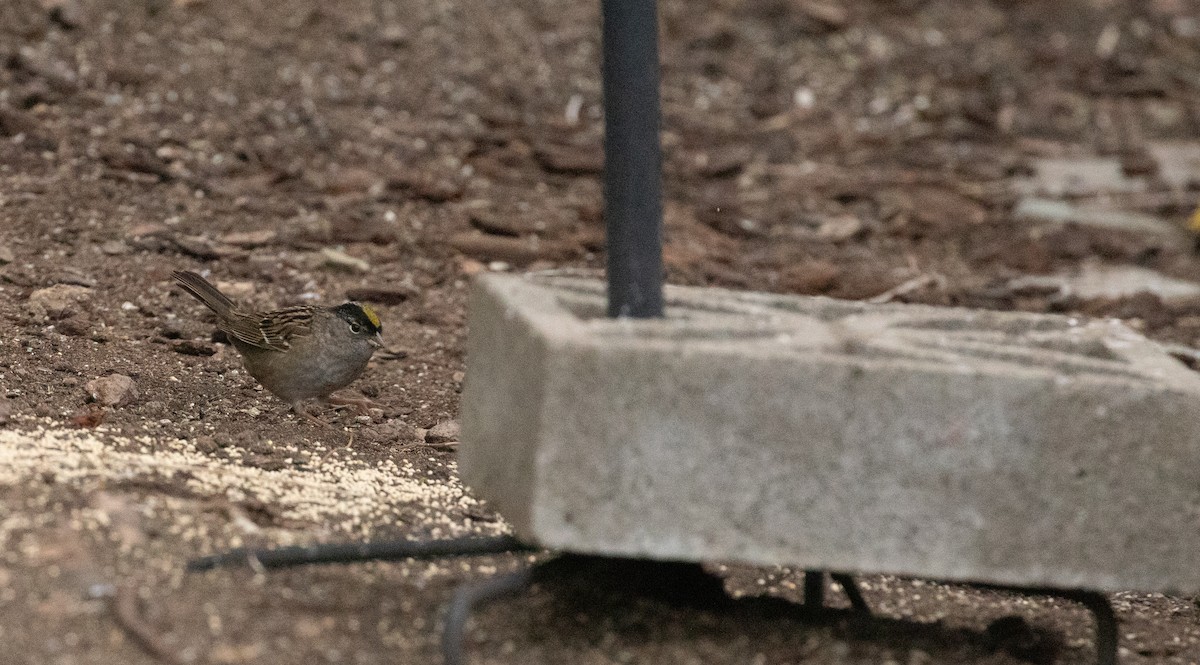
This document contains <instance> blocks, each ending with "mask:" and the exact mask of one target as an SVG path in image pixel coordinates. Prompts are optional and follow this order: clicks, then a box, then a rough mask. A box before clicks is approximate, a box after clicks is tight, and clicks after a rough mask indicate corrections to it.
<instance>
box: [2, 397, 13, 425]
mask: <svg viewBox="0 0 1200 665" xmlns="http://www.w3.org/2000/svg"><path fill="white" fill-rule="evenodd" d="M12 415H13V405H12V402H10V401H8V400H7V399H0V425H7V424H8V423H9V421H10V420H12Z"/></svg>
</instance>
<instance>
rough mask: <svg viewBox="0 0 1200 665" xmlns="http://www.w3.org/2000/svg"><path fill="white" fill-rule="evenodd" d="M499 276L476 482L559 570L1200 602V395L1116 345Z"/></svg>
mask: <svg viewBox="0 0 1200 665" xmlns="http://www.w3.org/2000/svg"><path fill="white" fill-rule="evenodd" d="M666 297H667V318H665V319H663V320H650V321H632V320H611V319H606V318H604V297H603V286H602V284H601V283H599V282H595V281H589V280H583V279H578V278H571V277H564V276H548V275H543V276H528V277H517V276H501V275H488V276H485V277H483V278H481V279H480V280H479V281H478V282H477V283H476V285H475V289H474V291H473V294H472V297H471V302H470V322H469V323H470V336H469V340H468V372H467V382H466V388H465V392H464V396H463V414H462V416H463V417H462V419H463V433H462V434H463V436H462V445H461V448H460V469H461V472H462V475H463V478H464V480H465V481H466V482H467V483H468V484H469V485H470V486H471V487H472V488H473V489H474V490H475V491H476V492H477V493H478V494H479V495H480V496H482V497H483V498H485V499H487V500H488V501H490V502H491V503H492V504H493V505H494V506H495V507H496V508H498V509H499V510H500V511H501V513H503V515H504V516H505V517H506V518H507V519H508V520H509V521H510V522H511V523H512V524H513V526H514V528H515V529H516V531H517V533H518V534H519V535H521V536H522V537H524V538H527V539H529V540H531V541H535V542H538V543H541V544H543V545H545V546H547V547H551V548H556V549H562V550H568V551H575V552H588V553H600V554H610V555H629V556H640V557H649V558H663V559H678V560H691V561H719V560H732V561H744V562H750V563H755V564H781V565H790V566H798V567H806V568H825V569H831V570H839V571H861V572H888V573H896V574H907V575H917V576H923V577H930V578H938V579H951V580H968V581H969V580H975V581H988V582H995V583H1004V584H1015V585H1038V586H1040V585H1047V586H1058V587H1069V588H1091V589H1101V590H1104V589H1141V590H1159V591H1176V592H1185V593H1191V594H1194V593H1197V592H1200V565H1197V564H1196V560H1197V554H1198V553H1200V464H1198V463H1197V462H1198V461H1200V459H1198V458H1200V377H1198V376H1197V375H1196V374H1195V373H1194V372H1192V371H1191V370H1189V369H1188V368H1186V367H1185V366H1184V365H1183V364H1182V363H1180V362H1179V361H1177V360H1176V359H1175V358H1173V357H1171V356H1170V355H1168V354H1167V353H1165V352H1163V351H1162V350H1161V349H1160V348H1159V347H1158V346H1157V345H1156V344H1154V343H1152V342H1149V341H1147V340H1146V339H1144V338H1143V337H1141V336H1140V335H1138V334H1137V333H1135V332H1133V331H1132V330H1130V329H1129V328H1127V327H1125V326H1124V325H1122V324H1120V323H1118V322H1110V321H1081V320H1075V319H1070V318H1066V317H1061V316H1043V315H1033V314H1021V313H998V312H987V311H973V310H963V309H946V308H933V307H922V306H914V305H869V304H864V303H857V302H844V301H836V300H829V299H823V298H806V297H787V296H777V295H768V294H757V293H735V292H730V291H723V290H717V289H696V288H682V287H677V288H673V287H668V289H667V292H666Z"/></svg>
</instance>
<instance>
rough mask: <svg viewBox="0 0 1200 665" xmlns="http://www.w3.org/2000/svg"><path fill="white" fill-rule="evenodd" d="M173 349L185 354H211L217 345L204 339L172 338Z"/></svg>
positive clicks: (215, 350)
mask: <svg viewBox="0 0 1200 665" xmlns="http://www.w3.org/2000/svg"><path fill="white" fill-rule="evenodd" d="M171 350H172V351H174V352H175V353H181V354H183V355H185V356H211V355H214V354H215V353H216V352H217V347H216V346H214V345H213V344H212V343H211V342H208V341H207V340H203V339H175V340H171Z"/></svg>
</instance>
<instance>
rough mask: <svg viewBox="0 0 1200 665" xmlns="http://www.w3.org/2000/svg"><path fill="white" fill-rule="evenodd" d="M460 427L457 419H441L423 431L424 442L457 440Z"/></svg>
mask: <svg viewBox="0 0 1200 665" xmlns="http://www.w3.org/2000/svg"><path fill="white" fill-rule="evenodd" d="M461 430H462V428H461V427H460V426H459V424H458V421H457V420H445V421H442V422H440V423H438V424H436V425H434V426H433V427H431V428H430V429H429V431H427V432H425V443H450V442H452V441H458V438H459V436H460V434H461Z"/></svg>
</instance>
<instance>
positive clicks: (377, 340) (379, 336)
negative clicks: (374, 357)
mask: <svg viewBox="0 0 1200 665" xmlns="http://www.w3.org/2000/svg"><path fill="white" fill-rule="evenodd" d="M367 342H368V343H369V344H370V345H371V346H373V347H375V348H377V349H382V348H383V333H375V336H374V337H372V338H370V339H368V340H367Z"/></svg>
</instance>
